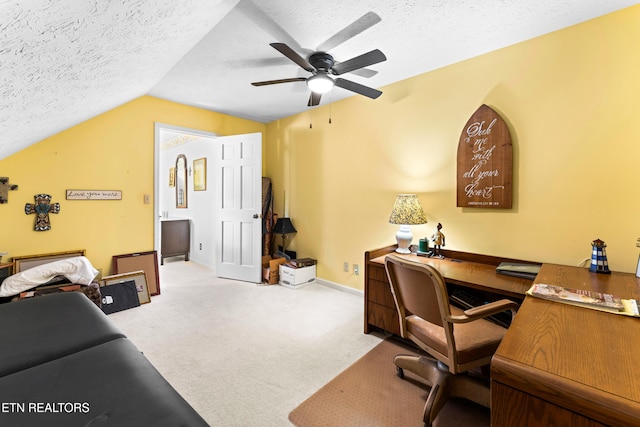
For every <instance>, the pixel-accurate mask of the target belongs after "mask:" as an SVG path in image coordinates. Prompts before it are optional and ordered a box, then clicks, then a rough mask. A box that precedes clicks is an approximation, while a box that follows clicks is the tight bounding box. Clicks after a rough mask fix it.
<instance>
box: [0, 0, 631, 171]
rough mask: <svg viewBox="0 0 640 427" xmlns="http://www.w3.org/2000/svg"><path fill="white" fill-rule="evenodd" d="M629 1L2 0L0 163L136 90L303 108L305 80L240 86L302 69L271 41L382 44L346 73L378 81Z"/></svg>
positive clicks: (347, 52) (257, 113)
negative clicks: (372, 60)
mask: <svg viewBox="0 0 640 427" xmlns="http://www.w3.org/2000/svg"><path fill="white" fill-rule="evenodd" d="M636 3H637V2H636V1H631V0H536V1H532V0H486V1H482V2H479V1H476V0H429V1H427V0H397V1H387V0H358V1H350V2H346V1H344V0H323V1H321V2H318V1H308V0H301V1H293V0H260V1H258V0H180V1H175V0H87V1H78V0H28V1H23V0H0V16H2V19H1V20H0V95H1V96H0V159H1V158H5V157H7V156H9V155H11V154H13V153H15V152H17V151H19V150H21V149H23V148H25V147H27V146H29V145H30V144H33V143H36V142H38V141H40V140H42V139H44V138H47V137H49V136H51V135H53V134H55V133H57V132H60V131H62V130H64V129H67V128H69V127H71V126H74V125H76V124H78V123H81V122H83V121H85V120H88V119H90V118H92V117H94V116H96V115H99V114H101V113H104V112H106V111H108V110H110V109H113V108H115V107H117V106H119V105H122V104H123V103H126V102H128V101H130V100H133V99H135V98H137V97H140V96H142V95H145V94H146V95H152V96H156V97H159V98H163V99H167V100H171V101H175V102H179V103H183V104H187V105H193V106H197V107H200V108H204V109H208V110H212V111H217V112H222V113H228V114H232V115H234V116H238V117H244V118H248V119H252V120H256V121H260V122H265V123H266V122H270V121H273V120H275V119H278V118H282V117H286V116H290V115H292V114H295V113H298V112H301V111H304V110H306V109H308V108H309V107H307V101H308V98H309V90H308V88H307V87H306V85H305V83H304V81H299V82H294V83H284V84H277V85H270V86H261V87H255V86H252V85H251V82H256V81H264V80H274V79H283V78H295V77H308V76H309V75H310V73H309V72H306V71H304V70H303V69H302V68H300V67H299V66H298V65H296V64H295V63H294V62H292V61H291V60H289V59H288V58H286V57H285V56H283V55H282V54H281V53H280V52H278V51H277V50H275V49H274V48H272V47H271V46H270V45H269V44H270V43H273V42H281V43H286V44H287V45H288V46H289V47H291V48H292V49H293V50H294V51H296V52H297V53H298V54H299V55H300V56H302V57H305V58H306V57H307V55H309V54H310V53H311V52H313V51H315V50H319V49H322V50H327V51H329V52H330V53H331V54H332V55H333V57H334V58H335V59H336V61H338V62H342V61H346V60H348V59H350V58H352V57H355V56H357V55H360V54H363V53H365V52H368V51H370V50H372V49H380V50H381V51H382V52H383V53H384V54H385V55H386V57H387V60H386V61H384V62H381V63H378V64H375V65H372V66H370V67H367V68H366V69H363V70H361V72H353V73H348V74H346V75H344V77H345V78H348V79H349V80H352V81H354V82H356V83H359V84H362V85H366V86H369V87H373V88H380V87H382V86H384V85H387V84H390V83H393V82H396V81H399V80H403V79H406V78H408V77H411V76H414V75H417V74H421V73H425V72H427V71H430V70H434V69H437V68H440V67H443V66H446V65H448V64H452V63H455V62H458V61H461V60H464V59H467V58H470V57H473V56H477V55H481V54H483V53H487V52H490V51H492V50H496V49H500V48H502V47H505V46H509V45H512V44H514V43H518V42H521V41H524V40H527V39H530V38H533V37H536V36H540V35H542V34H546V33H549V32H552V31H555V30H558V29H561V28H564V27H567V26H570V25H574V24H577V23H580V22H582V21H585V20H588V19H592V18H595V17H598V16H601V15H604V14H607V13H610V12H613V11H616V10H619V9H622V8H625V7H628V6H631V5H634V4H636ZM347 96H360V95H356V94H354V93H353V92H351V91H348V90H345V89H342V88H337V87H336V88H334V89H333V90H332V91H331V93H330V94H329V95H325V96H323V99H322V101H321V104H320V105H323V104H325V103H327V102H332V101H336V100H339V99H342V98H345V97H347ZM383 96H384V95H383ZM370 102H375V100H371V101H370Z"/></svg>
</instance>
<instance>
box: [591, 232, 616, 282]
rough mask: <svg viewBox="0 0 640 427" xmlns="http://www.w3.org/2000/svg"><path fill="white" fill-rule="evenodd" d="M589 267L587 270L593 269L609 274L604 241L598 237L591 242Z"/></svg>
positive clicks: (595, 271)
mask: <svg viewBox="0 0 640 427" xmlns="http://www.w3.org/2000/svg"><path fill="white" fill-rule="evenodd" d="M591 247H592V251H591V267H589V271H593V272H594V273H604V274H609V273H611V271H609V263H608V262H607V252H606V251H605V250H604V248H606V247H607V245H606V243H604V242H603V241H602V240H600V239H596V240H594V241H593V242H591Z"/></svg>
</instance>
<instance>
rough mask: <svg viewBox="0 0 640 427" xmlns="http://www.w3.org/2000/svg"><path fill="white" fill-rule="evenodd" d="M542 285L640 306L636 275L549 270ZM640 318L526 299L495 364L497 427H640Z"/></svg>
mask: <svg viewBox="0 0 640 427" xmlns="http://www.w3.org/2000/svg"><path fill="white" fill-rule="evenodd" d="M536 283H546V284H552V285H560V286H565V287H570V288H575V289H585V290H593V291H600V292H606V293H612V294H615V295H618V296H620V297H622V298H635V299H636V300H638V301H640V281H639V280H638V279H637V278H636V277H635V276H634V275H633V274H626V273H615V272H614V273H612V274H611V275H605V274H596V273H591V272H589V270H588V269H586V268H578V267H568V266H559V265H554V264H544V265H543V266H542V268H541V270H540V273H539V274H538V276H537V278H536ZM639 341H640V319H639V318H634V317H628V316H623V315H617V314H611V313H606V312H600V311H596V310H591V309H588V308H582V307H575V306H571V305H567V304H562V303H558V302H552V301H545V300H541V299H538V298H535V297H529V296H528V297H526V299H525V301H524V303H523V305H522V306H521V307H520V310H519V311H518V314H517V315H516V317H515V320H514V321H513V323H512V324H511V327H510V328H509V330H508V331H507V334H506V336H505V338H504V340H503V341H502V343H501V344H500V347H499V348H498V350H497V352H496V354H495V356H494V358H493V361H492V363H491V407H492V409H491V425H492V426H493V427H513V426H528V427H536V426H540V427H542V426H544V427H546V426H551V425H553V426H572V427H574V426H575V427H577V426H580V427H582V426H590V427H594V426H604V425H606V426H625V427H626V426H637V425H640V356H639V354H638V350H639V346H638V342H639Z"/></svg>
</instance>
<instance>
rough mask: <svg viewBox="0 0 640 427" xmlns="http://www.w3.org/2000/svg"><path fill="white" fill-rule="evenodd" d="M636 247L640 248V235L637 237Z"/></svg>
mask: <svg viewBox="0 0 640 427" xmlns="http://www.w3.org/2000/svg"><path fill="white" fill-rule="evenodd" d="M636 248H640V237H638V238H637V239H636Z"/></svg>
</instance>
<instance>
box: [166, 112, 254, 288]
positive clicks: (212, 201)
mask: <svg viewBox="0 0 640 427" xmlns="http://www.w3.org/2000/svg"><path fill="white" fill-rule="evenodd" d="M155 144H156V145H155V150H154V152H155V179H154V192H155V195H156V197H154V247H155V249H156V250H157V251H159V252H161V250H162V248H161V236H160V234H161V222H162V221H167V220H173V219H181V220H189V224H190V235H191V237H190V253H189V258H190V260H192V261H194V262H196V263H199V264H203V265H205V266H207V267H209V268H211V269H214V270H215V271H216V274H217V275H219V276H220V277H226V278H230V279H236V280H242V281H249V282H254V283H259V282H260V281H261V271H262V257H261V255H262V191H261V190H262V185H261V183H262V134H261V133H253V134H246V135H231V136H218V135H216V134H214V133H210V132H204V131H199V130H195V129H188V128H182V127H177V126H171V125H166V124H162V123H156V124H155ZM179 165H184V166H186V171H184V170H183V169H182V168H181V169H180V170H181V171H183V173H184V174H183V175H180V176H182V180H178V179H177V178H178V174H177V169H178V167H179ZM207 169H209V170H208V171H207ZM178 187H180V188H178Z"/></svg>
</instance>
